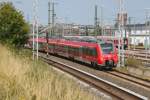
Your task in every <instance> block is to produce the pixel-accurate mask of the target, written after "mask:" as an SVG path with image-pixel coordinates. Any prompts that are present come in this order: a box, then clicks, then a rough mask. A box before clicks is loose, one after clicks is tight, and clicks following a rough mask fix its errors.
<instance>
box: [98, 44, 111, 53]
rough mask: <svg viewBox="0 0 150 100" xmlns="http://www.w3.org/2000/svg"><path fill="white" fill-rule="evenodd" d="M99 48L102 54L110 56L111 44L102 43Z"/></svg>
mask: <svg viewBox="0 0 150 100" xmlns="http://www.w3.org/2000/svg"><path fill="white" fill-rule="evenodd" d="M100 46H101V49H102V51H103V53H104V54H110V53H111V52H113V49H114V48H113V44H112V43H103V44H100Z"/></svg>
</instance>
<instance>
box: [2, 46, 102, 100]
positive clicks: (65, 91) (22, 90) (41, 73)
mask: <svg viewBox="0 0 150 100" xmlns="http://www.w3.org/2000/svg"><path fill="white" fill-rule="evenodd" d="M24 52H25V53H23V52H18V53H17V54H16V53H13V52H12V50H8V49H7V48H6V47H4V46H2V45H0V100H99V99H100V98H97V97H96V96H95V95H94V94H92V93H90V92H88V91H85V90H83V89H82V88H81V87H80V86H78V83H76V82H75V81H74V80H72V79H71V78H69V77H67V76H66V75H65V74H62V73H59V72H58V71H56V70H54V69H53V68H52V67H50V66H49V65H47V64H46V63H44V62H41V61H33V60H32V57H30V56H29V55H30V54H31V52H28V53H26V51H24ZM27 55H28V56H27Z"/></svg>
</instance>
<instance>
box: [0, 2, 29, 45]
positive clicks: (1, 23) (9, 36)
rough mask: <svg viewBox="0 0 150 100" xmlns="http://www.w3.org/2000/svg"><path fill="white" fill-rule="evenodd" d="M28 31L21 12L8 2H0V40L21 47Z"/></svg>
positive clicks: (25, 40)
mask: <svg viewBox="0 0 150 100" xmlns="http://www.w3.org/2000/svg"><path fill="white" fill-rule="evenodd" d="M28 33H29V25H28V24H27V23H26V21H25V20H24V16H23V14H22V12H21V11H18V10H17V9H16V8H15V7H14V6H13V4H12V3H10V2H3V3H0V42H2V43H8V44H11V45H13V46H15V47H21V46H23V45H24V44H25V43H26V42H27V39H28V35H27V34H28Z"/></svg>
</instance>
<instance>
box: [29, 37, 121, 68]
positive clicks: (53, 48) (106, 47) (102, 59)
mask: <svg viewBox="0 0 150 100" xmlns="http://www.w3.org/2000/svg"><path fill="white" fill-rule="evenodd" d="M32 41H33V40H32V39H30V40H29V45H30V47H32ZM35 42H38V43H39V50H40V51H45V52H47V51H48V52H49V53H52V54H57V55H61V56H65V57H68V58H71V59H75V60H79V61H82V62H86V63H90V64H91V65H92V66H93V67H99V68H101V67H106V68H110V69H112V68H113V67H116V65H117V62H118V56H117V51H116V48H115V47H114V45H113V43H110V42H103V41H102V40H100V39H94V38H88V39H85V38H82V39H80V38H76V39H75V38H67V39H56V38H55V39H52V38H51V39H48V40H47V39H46V38H39V39H38V41H37V40H35Z"/></svg>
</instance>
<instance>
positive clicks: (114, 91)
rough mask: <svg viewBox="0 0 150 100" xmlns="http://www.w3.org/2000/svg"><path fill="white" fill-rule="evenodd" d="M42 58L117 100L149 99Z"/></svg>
mask: <svg viewBox="0 0 150 100" xmlns="http://www.w3.org/2000/svg"><path fill="white" fill-rule="evenodd" d="M40 57H41V58H42V59H43V60H44V61H45V62H47V63H48V64H51V65H53V66H55V67H57V68H59V69H61V70H63V71H65V72H67V73H69V74H71V75H73V76H75V77H77V78H79V79H81V80H82V81H84V82H86V83H88V84H90V85H92V86H94V87H96V88H97V89H98V90H102V91H104V92H105V93H107V94H109V95H110V96H112V97H113V98H115V99H122V100H123V99H127V100H129V99H130V100H131V99H132V100H139V99H140V100H141V99H142V100H148V97H145V96H142V95H140V94H138V93H135V92H133V91H131V90H129V89H126V88H123V87H120V86H118V85H116V84H114V83H111V82H109V81H107V80H104V79H102V78H100V77H97V76H95V75H92V74H90V73H87V72H85V71H82V70H80V69H77V68H74V67H72V66H69V65H67V64H63V63H62V62H59V61H55V60H52V59H48V58H47V57H45V56H42V55H40Z"/></svg>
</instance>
